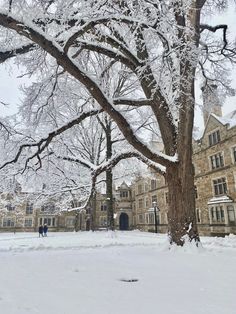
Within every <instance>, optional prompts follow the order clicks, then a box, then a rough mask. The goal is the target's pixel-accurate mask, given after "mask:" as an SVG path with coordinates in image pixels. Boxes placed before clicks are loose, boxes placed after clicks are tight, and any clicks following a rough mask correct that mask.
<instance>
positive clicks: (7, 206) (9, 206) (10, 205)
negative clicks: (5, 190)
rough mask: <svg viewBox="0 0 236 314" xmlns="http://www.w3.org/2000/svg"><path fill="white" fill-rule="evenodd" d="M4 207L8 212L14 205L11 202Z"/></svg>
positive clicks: (13, 208)
mask: <svg viewBox="0 0 236 314" xmlns="http://www.w3.org/2000/svg"><path fill="white" fill-rule="evenodd" d="M6 209H7V210H8V211H9V212H10V211H13V210H15V206H13V205H12V204H10V203H9V204H7V205H6Z"/></svg>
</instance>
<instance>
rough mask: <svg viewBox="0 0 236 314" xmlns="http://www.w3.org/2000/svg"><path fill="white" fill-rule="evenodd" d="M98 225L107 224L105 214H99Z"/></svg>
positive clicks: (103, 225) (104, 225)
mask: <svg viewBox="0 0 236 314" xmlns="http://www.w3.org/2000/svg"><path fill="white" fill-rule="evenodd" d="M100 226H102V227H106V226H107V217H106V216H101V217H100Z"/></svg>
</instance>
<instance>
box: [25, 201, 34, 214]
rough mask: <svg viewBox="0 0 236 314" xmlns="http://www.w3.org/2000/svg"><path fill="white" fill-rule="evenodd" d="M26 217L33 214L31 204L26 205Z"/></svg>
mask: <svg viewBox="0 0 236 314" xmlns="http://www.w3.org/2000/svg"><path fill="white" fill-rule="evenodd" d="M25 212H26V215H31V214H33V204H32V203H31V204H30V203H27V204H26V209H25Z"/></svg>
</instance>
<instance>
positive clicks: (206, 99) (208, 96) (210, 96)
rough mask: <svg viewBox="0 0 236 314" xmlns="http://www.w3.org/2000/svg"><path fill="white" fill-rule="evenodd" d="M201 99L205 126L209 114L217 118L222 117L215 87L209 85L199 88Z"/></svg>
mask: <svg viewBox="0 0 236 314" xmlns="http://www.w3.org/2000/svg"><path fill="white" fill-rule="evenodd" d="M201 90H202V97H203V109H202V110H203V119H204V125H205V126H206V122H207V119H208V117H209V114H210V113H214V114H215V115H217V116H218V117H222V109H221V107H222V106H221V104H220V99H219V96H218V92H217V85H215V84H211V85H207V86H204V87H202V88H201Z"/></svg>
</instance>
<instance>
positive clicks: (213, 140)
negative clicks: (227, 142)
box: [208, 130, 220, 146]
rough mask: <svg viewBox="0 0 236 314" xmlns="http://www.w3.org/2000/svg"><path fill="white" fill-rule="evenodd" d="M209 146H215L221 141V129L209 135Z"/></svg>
mask: <svg viewBox="0 0 236 314" xmlns="http://www.w3.org/2000/svg"><path fill="white" fill-rule="evenodd" d="M208 139H209V146H213V145H215V144H217V143H219V142H220V131H219V130H217V131H215V132H212V133H211V134H209V135H208Z"/></svg>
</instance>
